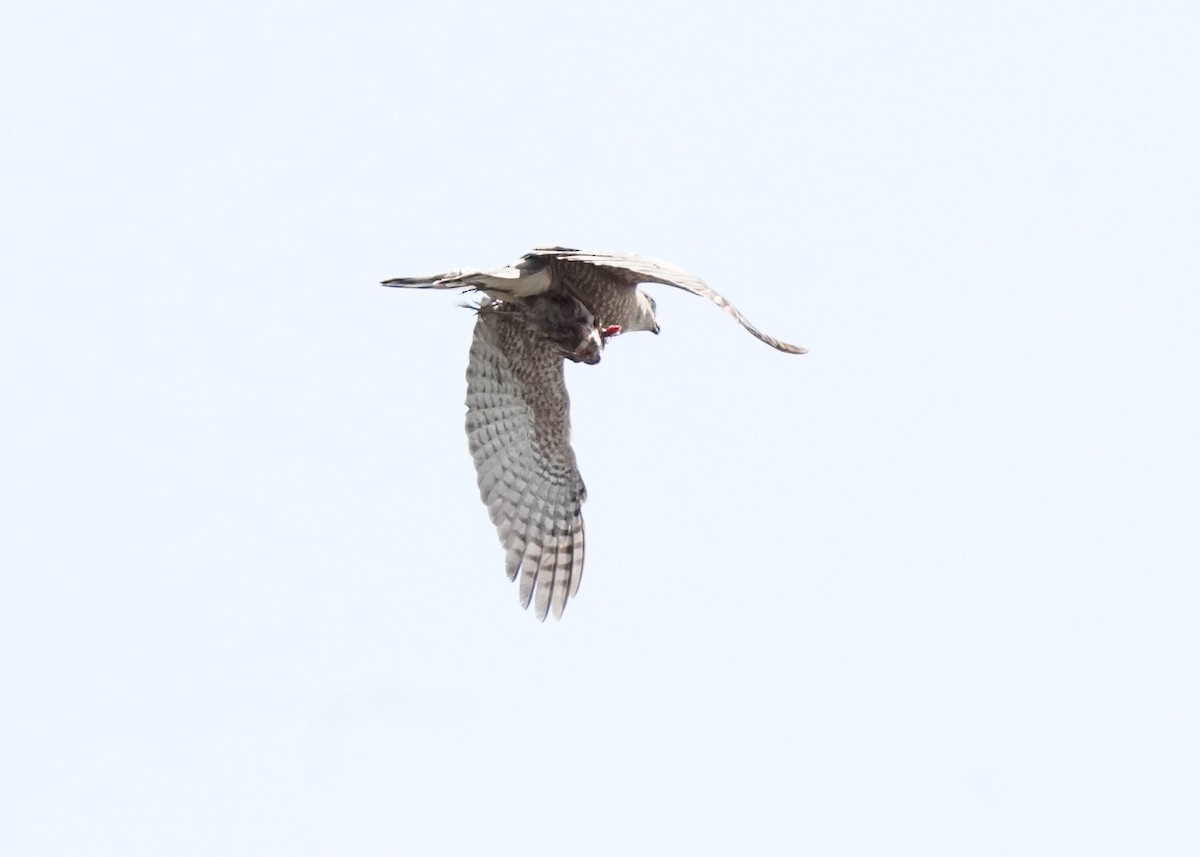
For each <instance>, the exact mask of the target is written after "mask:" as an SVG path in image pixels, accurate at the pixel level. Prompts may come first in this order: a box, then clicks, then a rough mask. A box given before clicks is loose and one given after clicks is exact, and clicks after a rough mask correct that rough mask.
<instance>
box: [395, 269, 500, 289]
mask: <svg viewBox="0 0 1200 857" xmlns="http://www.w3.org/2000/svg"><path fill="white" fill-rule="evenodd" d="M478 273H479V272H478V271H475V270H472V269H471V268H465V269H463V270H461V271H447V272H446V273H444V274H433V275H431V276H428V277H395V278H393V279H391V280H384V281H383V282H382V283H381V284H380V285H384V286H395V287H396V288H401V289H463V288H470V286H471V283H469V282H464V280H467V279H469V278H470V277H473V276H475V275H476V274H478Z"/></svg>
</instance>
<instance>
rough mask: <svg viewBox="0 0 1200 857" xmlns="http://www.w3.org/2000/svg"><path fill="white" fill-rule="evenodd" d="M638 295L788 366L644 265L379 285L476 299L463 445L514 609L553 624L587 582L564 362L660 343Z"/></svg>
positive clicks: (581, 264) (588, 258)
mask: <svg viewBox="0 0 1200 857" xmlns="http://www.w3.org/2000/svg"><path fill="white" fill-rule="evenodd" d="M641 283H659V284H662V285H665V286H674V287H675V288H677V289H683V290H684V291H685V292H691V293H692V294H693V295H698V296H700V297H703V298H708V299H709V300H711V301H712V302H713V303H715V304H716V305H717V306H719V307H721V309H723V310H725V312H726V313H728V314H729V315H731V316H733V318H734V319H736V320H737V321H738V323H739V324H741V325H742V327H744V328H746V330H748V331H749V332H750V333H751V334H753V335H754V336H755V337H756V338H758V339H760V340H761V341H763V342H765V343H766V344H767V345H770V346H771V347H772V348H776V349H778V350H780V351H782V352H784V353H786V354H803V353H804V351H805V350H804V349H803V348H799V347H797V346H795V345H789V344H788V343H786V342H780V341H779V340H778V339H775V338H774V337H771V336H768V335H767V334H765V333H763V332H762V331H761V330H759V329H758V328H757V327H755V326H754V325H753V324H751V323H750V321H749V319H747V318H746V317H745V316H744V315H742V314H741V312H739V311H738V309H737V307H735V306H734V305H733V304H731V303H730V302H729V301H727V300H725V298H723V297H722V296H721V295H719V294H717V293H716V292H715V291H713V290H712V289H711V288H709V287H708V285H706V284H705V282H704V281H703V280H701V279H700V278H699V277H696V276H693V275H692V274H688V273H686V272H685V271H681V270H680V269H678V268H676V267H674V266H673V265H668V264H667V263H665V262H659V261H656V260H654V259H649V258H646V257H645V256H635V255H631V254H619V253H592V252H588V251H584V250H571V249H568V248H566V247H549V248H543V249H538V250H534V251H533V252H531V253H526V254H525V255H524V256H522V257H521V259H520V260H519V261H517V262H516V263H515V264H513V265H509V266H506V267H503V268H497V269H496V270H493V271H476V270H472V269H463V270H461V271H450V272H448V273H445V274H436V275H434V276H429V277H401V278H397V279H393V280H384V282H383V285H385V286H398V287H402V288H411V289H467V290H470V291H475V292H482V293H483V299H482V301H481V302H480V304H479V306H478V307H477V316H476V320H475V333H474V336H473V339H472V341H471V355H470V361H469V362H468V364H467V438H468V442H469V446H470V449H471V456H472V458H474V460H475V470H476V473H477V474H478V481H479V494H480V497H481V498H482V499H483V502H484V503H485V504H486V505H487V508H488V513H489V514H490V515H491V518H492V523H494V524H495V525H496V528H497V530H498V531H499V534H500V542H501V544H502V545H503V546H504V550H505V561H504V566H505V571H507V573H508V578H509V580H513V579H516V578H517V577H518V576H519V578H520V586H519V590H518V595H519V597H520V601H521V605H522V606H523V607H526V608H528V607H529V604H530V602H532V603H533V606H534V611H535V613H536V614H537V616H538V618H539V619H545V618H546V616H547V614H548V613H549V612H550V610H551V609H553V610H554V615H555V617H556V618H557V617H560V616H561V615H562V612H563V608H565V607H566V604H567V599H569V598H572V597H574V595H575V593H576V592H577V591H578V590H579V581H580V578H581V577H582V575H583V515H582V512H581V507H582V505H583V501H584V498H585V497H586V496H587V492H586V491H585V490H584V487H583V480H582V479H581V478H580V476H579V470H578V469H577V468H576V466H575V453H574V452H573V451H572V450H571V427H570V413H569V412H570V402H569V399H568V397H567V388H566V385H565V383H564V381H563V360H571V361H573V362H576V363H588V364H595V363H599V362H600V354H601V352H602V351H603V350H604V347H605V345H606V344H607V343H608V341H609V340H610V339H612V338H613V337H614V336H617V335H619V334H621V333H630V332H633V331H637V330H649V331H652V332H654V333H658V319H657V317H656V315H655V304H654V301H653V299H651V298H650V296H649V295H647V294H646V293H645V292H643V291H642V290H641V289H640V288H638V285H639V284H641Z"/></svg>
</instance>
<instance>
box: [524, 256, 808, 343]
mask: <svg viewBox="0 0 1200 857" xmlns="http://www.w3.org/2000/svg"><path fill="white" fill-rule="evenodd" d="M546 256H549V257H551V258H554V259H558V260H559V261H560V262H572V263H578V264H580V265H594V266H596V267H599V268H604V269H607V270H609V271H612V272H613V273H616V274H618V276H621V277H623V279H624V281H625V283H626V284H627V285H631V286H632V285H636V284H638V283H661V284H662V285H664V286H674V287H675V288H677V289H683V291H685V292H690V293H691V294H693V295H696V296H698V297H702V298H707V299H708V300H710V301H712V302H713V303H715V304H716V305H717V306H719V307H720V308H721V309H723V310H725V312H726V313H727V314H728V315H730V316H732V317H733V318H734V319H735V320H736V321H737V323H738V324H740V325H741V326H742V327H744V328H746V330H748V331H750V333H751V334H753V335H754V336H755V337H756V338H758V339H759V340H761V341H762V342H765V343H766V344H767V345H770V346H771V347H772V348H777V349H779V350H780V351H783V352H785V353H787V354H805V353H807V351H808V349H806V348H801V347H800V346H798V345H790V344H788V343H786V342H782V341H780V340H778V339H776V338H775V337H773V336H768V335H767V334H765V333H763V332H762V331H761V330H759V329H758V328H757V327H755V326H754V325H753V324H752V323H751V322H750V319H748V318H746V316H744V315H742V313H741V311H740V310H739V309H738V308H737V307H735V306H734V305H733V304H731V303H730V302H729V301H728V300H726V298H725V297H724V296H723V295H721V294H720V293H718V292H717V291H715V290H714V289H713V288H712V287H710V286H709V285H708V284H707V283H706V282H704V280H702V279H700V278H699V277H697V276H696V275H695V274H689V273H688V272H687V271H683V270H681V269H679V268H676V267H675V266H674V265H671V264H669V263H667V262H660V261H659V260H657V259H651V258H649V257H647V256H638V255H635V254H632V253H603V252H598V253H593V252H589V251H586V250H571V249H568V248H566V247H547V248H543V249H539V250H534V251H533V252H532V253H528V254H526V256H525V258H526V259H533V258H537V257H546Z"/></svg>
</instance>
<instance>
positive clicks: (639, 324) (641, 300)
mask: <svg viewBox="0 0 1200 857" xmlns="http://www.w3.org/2000/svg"><path fill="white" fill-rule="evenodd" d="M635 294H636V295H637V310H636V312H637V315H636V316H635V317H634V319H633V321H632V323H630V324H626V325H624V326H622V328H621V332H622V333H632V332H633V331H635V330H648V331H650V332H651V333H658V313H657V310H658V305H657V304H656V303H654V298H652V297H650V296H649V295H648V294H646V293H645V292H643V291H642V290H641V289H638V290H637V292H636V293H635Z"/></svg>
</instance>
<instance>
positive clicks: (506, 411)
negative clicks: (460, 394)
mask: <svg viewBox="0 0 1200 857" xmlns="http://www.w3.org/2000/svg"><path fill="white" fill-rule="evenodd" d="M569 408H570V402H569V399H568V397H567V388H566V384H565V383H564V381H563V358H562V355H561V353H560V352H559V351H557V350H556V349H554V348H553V347H552V346H550V344H549V343H547V342H546V341H545V340H544V339H543V338H542V337H541V336H539V335H538V334H537V333H534V332H533V331H531V330H530V329H529V328H528V326H527V325H526V324H525V322H524V321H523V320H522V318H521V317H520V315H518V314H517V313H516V312H511V311H506V310H505V309H504V307H503V305H502V304H485V305H484V306H482V307H480V310H479V317H478V318H477V319H476V322H475V335H474V338H473V340H472V342H471V359H470V362H469V363H468V364H467V438H468V442H469V444H470V448H471V456H472V458H474V460H475V470H476V473H477V474H478V477H479V480H478V481H479V495H480V497H481V498H482V499H483V502H484V503H485V504H486V505H487V507H488V513H489V514H490V515H491V518H492V523H494V524H495V525H496V529H497V530H498V532H499V534H500V542H501V544H503V545H504V549H505V570H506V571H507V572H508V577H509V579H510V580H512V579H514V578H516V577H517V575H518V574H519V575H520V588H519V590H518V593H519V597H520V600H521V604H522V606H524V607H528V606H529V603H530V601H531V600H532V601H533V605H534V612H535V613H536V614H537V616H538V618H539V619H545V618H546V615H547V613H548V612H549V610H550V609H551V608H553V609H554V615H555V617H556V618H557V617H559V616H561V615H562V612H563V608H564V607H566V603H567V599H568V598H571V597H573V596H574V595H575V593H576V592H577V591H578V590H579V581H580V578H581V577H582V575H583V516H582V514H581V511H580V509H581V506H582V504H583V500H584V497H585V496H586V491H585V490H584V487H583V480H582V479H581V478H580V476H579V470H578V469H577V468H576V466H575V453H574V452H573V451H572V450H571V437H570V432H571V429H570V417H569Z"/></svg>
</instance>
